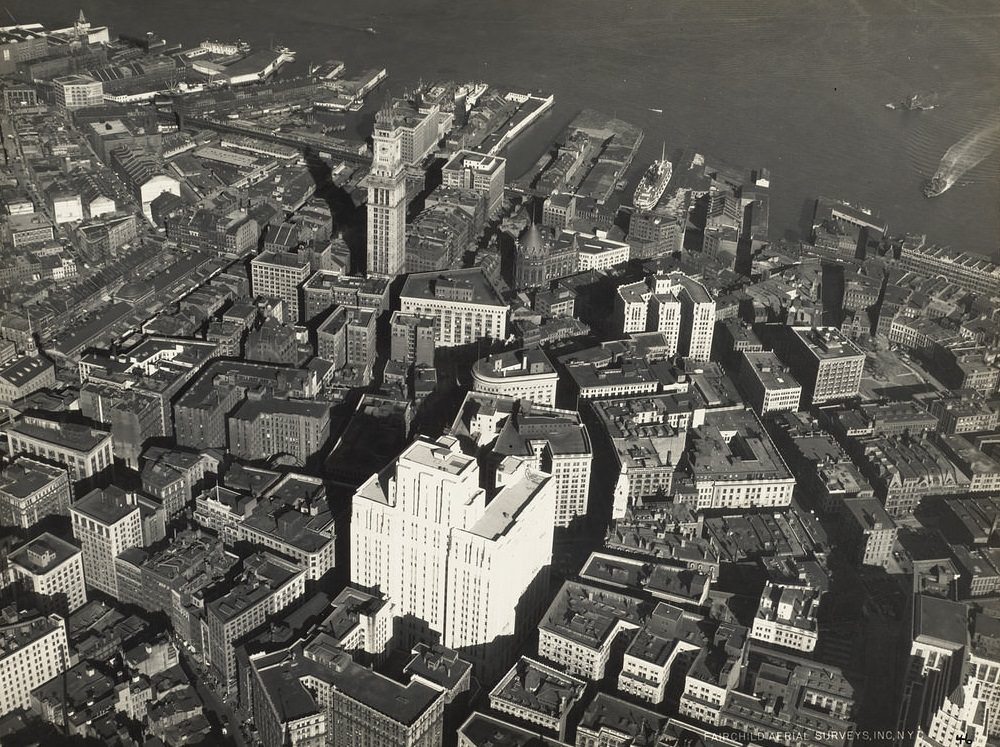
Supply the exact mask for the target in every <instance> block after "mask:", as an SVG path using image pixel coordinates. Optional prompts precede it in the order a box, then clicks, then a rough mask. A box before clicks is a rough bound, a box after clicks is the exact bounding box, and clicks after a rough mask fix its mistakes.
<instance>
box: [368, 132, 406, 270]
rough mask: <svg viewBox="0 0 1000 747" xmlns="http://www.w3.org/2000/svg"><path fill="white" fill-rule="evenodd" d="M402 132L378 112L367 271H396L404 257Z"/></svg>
mask: <svg viewBox="0 0 1000 747" xmlns="http://www.w3.org/2000/svg"><path fill="white" fill-rule="evenodd" d="M402 139H403V135H402V133H401V132H400V130H399V129H398V128H396V127H394V126H393V124H392V120H391V118H387V117H385V116H384V115H383V113H382V112H379V114H378V115H377V116H376V118H375V130H374V132H373V133H372V148H373V151H374V155H373V158H372V169H371V172H370V173H369V174H368V176H367V177H366V181H365V185H366V186H367V187H368V272H370V273H372V272H374V273H379V274H381V275H390V276H394V275H398V274H399V273H400V272H402V270H403V263H404V262H405V261H406V172H405V170H404V169H403V154H402V147H403V145H402Z"/></svg>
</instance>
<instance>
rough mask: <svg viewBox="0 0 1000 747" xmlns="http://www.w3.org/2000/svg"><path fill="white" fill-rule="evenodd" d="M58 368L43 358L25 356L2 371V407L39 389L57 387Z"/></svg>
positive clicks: (0, 373) (0, 397) (0, 401)
mask: <svg viewBox="0 0 1000 747" xmlns="http://www.w3.org/2000/svg"><path fill="white" fill-rule="evenodd" d="M55 383H56V368H55V366H54V365H53V364H52V361H50V360H48V359H47V358H43V357H42V356H40V355H39V356H25V357H23V358H18V359H17V360H16V361H14V362H13V363H10V364H9V365H7V366H5V367H4V368H3V369H2V370H0V405H9V404H11V403H12V402H15V401H17V400H19V399H21V398H22V397H27V396H28V395H29V394H31V393H32V392H37V391H38V390H39V389H47V388H49V387H52V386H55Z"/></svg>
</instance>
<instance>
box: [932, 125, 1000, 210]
mask: <svg viewBox="0 0 1000 747" xmlns="http://www.w3.org/2000/svg"><path fill="white" fill-rule="evenodd" d="M998 147H1000V116H997V115H994V116H993V117H991V118H990V120H988V121H986V122H983V123H981V124H980V125H979V126H978V127H976V128H975V129H974V130H973V131H972V132H970V133H969V134H968V135H966V136H965V137H963V138H962V139H961V140H959V141H958V142H957V143H955V144H954V145H953V146H951V147H950V148H948V150H947V151H946V152H945V154H944V156H942V158H941V163H940V164H938V167H937V171H935V172H934V176H933V177H931V180H930V182H929V183H928V187H927V189H925V194H927V196H928V197H937V196H938V195H939V194H941V193H942V192H945V191H946V190H948V189H949V188H951V186H952V185H954V184H955V182H957V181H958V180H959V179H960V178H961V177H962V175H963V174H965V173H966V172H967V171H970V170H971V169H974V168H975V167H976V166H978V165H979V164H980V163H982V162H983V161H984V160H986V157H987V156H989V155H990V153H992V152H993V151H994V150H996V149H997V148H998Z"/></svg>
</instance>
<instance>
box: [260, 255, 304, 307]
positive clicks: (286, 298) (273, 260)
mask: <svg viewBox="0 0 1000 747" xmlns="http://www.w3.org/2000/svg"><path fill="white" fill-rule="evenodd" d="M308 277H309V258H308V257H307V256H305V255H304V254H293V253H292V252H262V253H261V254H259V255H257V256H256V257H254V258H253V259H252V260H251V261H250V280H251V286H252V288H253V293H254V295H255V296H264V297H270V298H278V299H281V300H282V301H283V302H284V304H285V313H286V314H287V316H286V317H284V319H282V321H285V320H287V321H288V322H290V323H291V324H296V323H297V322H299V321H300V312H299V306H300V305H299V288H300V287H301V286H302V284H303V283H305V282H306V279H307V278H308Z"/></svg>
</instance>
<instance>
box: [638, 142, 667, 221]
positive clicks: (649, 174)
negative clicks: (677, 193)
mask: <svg viewBox="0 0 1000 747" xmlns="http://www.w3.org/2000/svg"><path fill="white" fill-rule="evenodd" d="M673 171H674V166H673V164H672V163H670V161H668V160H667V146H666V144H664V146H663V152H662V153H661V154H660V160H658V161H653V163H652V164H651V165H650V167H649V169H647V171H646V173H645V174H643V176H642V179H641V180H640V181H639V186H637V187H636V188H635V195H634V196H633V198H632V202H633V203H634V204H635V207H636V209H637V210H652V209H653V208H655V207H656V203H658V202H659V201H660V198H661V197H663V193H664V192H665V191H666V189H667V182H669V181H670V176H671V175H672V174H673Z"/></svg>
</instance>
